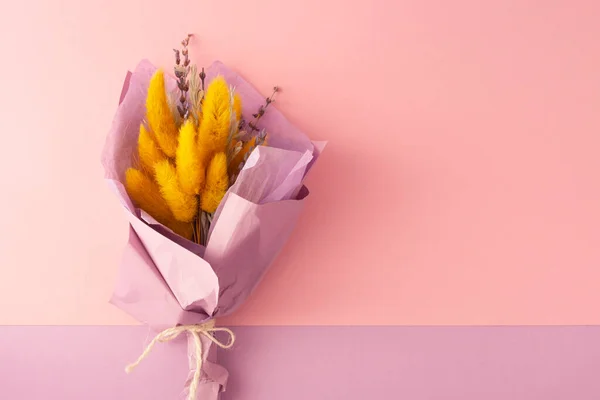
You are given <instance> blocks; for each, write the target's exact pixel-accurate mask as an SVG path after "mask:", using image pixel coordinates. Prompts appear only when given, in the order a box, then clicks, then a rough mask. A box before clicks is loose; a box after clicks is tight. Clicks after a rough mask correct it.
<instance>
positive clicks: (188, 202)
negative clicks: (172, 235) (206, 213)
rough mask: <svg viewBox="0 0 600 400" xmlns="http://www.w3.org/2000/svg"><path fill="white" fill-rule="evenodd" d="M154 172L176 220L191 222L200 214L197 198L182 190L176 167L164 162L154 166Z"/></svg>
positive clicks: (166, 161)
mask: <svg viewBox="0 0 600 400" xmlns="http://www.w3.org/2000/svg"><path fill="white" fill-rule="evenodd" d="M154 172H155V175H156V182H158V185H159V186H160V193H161V194H162V196H163V198H164V199H165V200H166V202H167V204H168V205H169V208H170V209H171V212H172V213H173V215H174V216H175V219H176V220H178V221H182V222H191V221H192V220H193V219H194V217H195V216H196V213H197V212H198V200H197V199H196V196H194V195H190V194H187V193H186V192H184V191H183V190H182V189H181V186H180V185H179V180H178V179H177V170H176V169H175V167H174V166H173V165H172V164H171V163H170V162H169V161H168V160H164V161H161V162H159V163H157V164H156V165H155V166H154Z"/></svg>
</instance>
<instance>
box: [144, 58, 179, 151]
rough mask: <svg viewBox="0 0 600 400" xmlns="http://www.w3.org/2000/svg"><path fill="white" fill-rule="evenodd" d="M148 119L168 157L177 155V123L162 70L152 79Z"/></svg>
mask: <svg viewBox="0 0 600 400" xmlns="http://www.w3.org/2000/svg"><path fill="white" fill-rule="evenodd" d="M146 119H147V120H148V124H149V126H150V130H152V132H153V133H154V137H155V138H156V142H157V143H158V145H159V146H160V148H161V149H162V151H163V152H164V153H165V154H166V155H167V156H168V157H171V158H173V157H175V151H176V149H177V124H176V123H175V118H174V117H173V114H172V113H171V108H170V107H169V101H168V99H167V92H166V91H165V75H164V73H163V71H162V70H158V71H156V72H155V73H154V75H153V76H152V79H150V86H149V87H148V97H147V98H146Z"/></svg>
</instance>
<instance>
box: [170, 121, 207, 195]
mask: <svg viewBox="0 0 600 400" xmlns="http://www.w3.org/2000/svg"><path fill="white" fill-rule="evenodd" d="M196 137H197V135H196V128H195V126H194V122H193V121H192V120H191V119H188V120H187V121H186V122H185V123H184V124H183V126H182V127H181V129H180V130H179V144H178V146H177V152H176V165H177V177H178V178H179V184H180V186H181V189H183V191H184V192H186V193H187V194H190V195H198V194H200V190H201V189H202V187H203V186H204V178H205V168H204V165H203V164H202V162H201V159H200V155H201V154H200V150H199V148H198V144H197V141H196Z"/></svg>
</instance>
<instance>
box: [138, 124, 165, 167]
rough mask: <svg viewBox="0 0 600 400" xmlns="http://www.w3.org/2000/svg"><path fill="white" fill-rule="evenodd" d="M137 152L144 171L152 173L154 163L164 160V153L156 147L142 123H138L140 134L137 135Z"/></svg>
mask: <svg viewBox="0 0 600 400" xmlns="http://www.w3.org/2000/svg"><path fill="white" fill-rule="evenodd" d="M138 154H139V156H140V163H141V166H142V168H143V169H144V172H146V173H147V174H149V175H154V164H156V163H157V162H159V161H162V160H165V159H166V156H165V154H164V153H163V152H162V151H161V150H160V149H159V148H158V146H157V145H156V142H154V139H153V138H152V135H151V134H150V132H148V131H147V130H146V127H145V126H144V124H141V125H140V136H139V137H138Z"/></svg>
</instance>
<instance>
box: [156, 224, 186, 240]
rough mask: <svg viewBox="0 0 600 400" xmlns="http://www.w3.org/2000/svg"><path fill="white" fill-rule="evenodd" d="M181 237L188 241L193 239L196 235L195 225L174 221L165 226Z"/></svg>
mask: <svg viewBox="0 0 600 400" xmlns="http://www.w3.org/2000/svg"><path fill="white" fill-rule="evenodd" d="M163 225H165V226H166V227H167V228H169V229H170V230H172V231H173V232H175V233H176V234H178V235H179V236H182V237H184V238H186V239H188V240H191V239H192V236H193V235H194V225H193V224H190V223H189V222H181V221H175V220H172V221H170V222H169V223H166V224H163Z"/></svg>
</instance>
